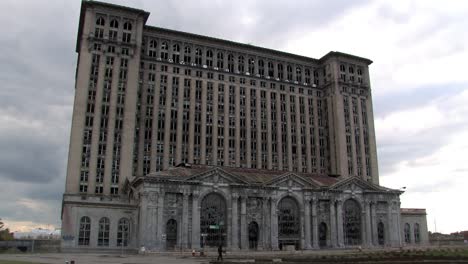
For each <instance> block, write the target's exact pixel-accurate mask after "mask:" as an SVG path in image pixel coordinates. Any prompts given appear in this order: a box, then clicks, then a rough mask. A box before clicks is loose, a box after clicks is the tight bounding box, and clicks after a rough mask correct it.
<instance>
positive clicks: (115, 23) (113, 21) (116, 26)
mask: <svg viewBox="0 0 468 264" xmlns="http://www.w3.org/2000/svg"><path fill="white" fill-rule="evenodd" d="M110 27H111V28H119V21H117V20H116V19H112V21H111V22H110Z"/></svg>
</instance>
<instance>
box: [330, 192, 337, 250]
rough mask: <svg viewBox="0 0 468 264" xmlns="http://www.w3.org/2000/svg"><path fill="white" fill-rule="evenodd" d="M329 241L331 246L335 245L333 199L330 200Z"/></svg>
mask: <svg viewBox="0 0 468 264" xmlns="http://www.w3.org/2000/svg"><path fill="white" fill-rule="evenodd" d="M330 242H331V246H332V247H337V244H336V243H337V241H336V216H335V201H333V200H330Z"/></svg>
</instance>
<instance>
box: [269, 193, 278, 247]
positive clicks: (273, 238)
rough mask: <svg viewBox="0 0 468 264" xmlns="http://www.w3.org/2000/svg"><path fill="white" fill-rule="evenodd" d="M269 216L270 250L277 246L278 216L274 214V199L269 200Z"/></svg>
mask: <svg viewBox="0 0 468 264" xmlns="http://www.w3.org/2000/svg"><path fill="white" fill-rule="evenodd" d="M270 218H271V227H270V228H271V236H270V237H271V250H279V248H278V216H277V214H276V199H273V198H272V199H271V200H270Z"/></svg>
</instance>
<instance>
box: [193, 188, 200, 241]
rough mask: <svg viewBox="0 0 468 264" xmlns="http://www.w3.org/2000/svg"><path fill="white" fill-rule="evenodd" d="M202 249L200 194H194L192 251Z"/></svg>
mask: <svg viewBox="0 0 468 264" xmlns="http://www.w3.org/2000/svg"><path fill="white" fill-rule="evenodd" d="M199 248H200V207H199V205H198V193H193V194H192V249H199Z"/></svg>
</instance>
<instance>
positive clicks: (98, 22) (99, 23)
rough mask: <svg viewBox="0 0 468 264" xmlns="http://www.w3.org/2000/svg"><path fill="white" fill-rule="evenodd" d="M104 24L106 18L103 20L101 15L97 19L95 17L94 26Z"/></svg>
mask: <svg viewBox="0 0 468 264" xmlns="http://www.w3.org/2000/svg"><path fill="white" fill-rule="evenodd" d="M105 24H106V20H104V18H103V17H98V19H96V26H104V25H105Z"/></svg>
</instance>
